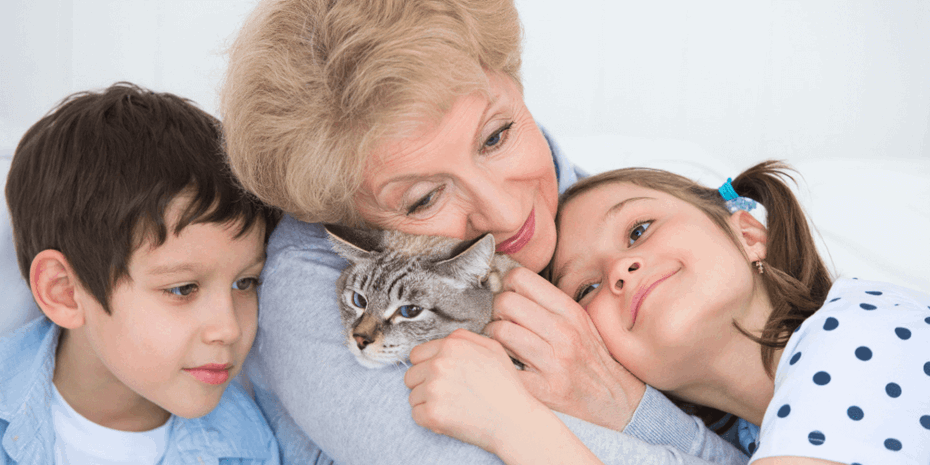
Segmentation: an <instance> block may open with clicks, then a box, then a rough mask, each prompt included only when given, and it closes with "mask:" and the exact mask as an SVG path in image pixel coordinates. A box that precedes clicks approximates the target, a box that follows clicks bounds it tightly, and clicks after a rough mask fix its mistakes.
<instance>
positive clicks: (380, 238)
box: [326, 225, 519, 368]
mask: <svg viewBox="0 0 930 465" xmlns="http://www.w3.org/2000/svg"><path fill="white" fill-rule="evenodd" d="M326 229H327V232H329V235H330V241H331V242H332V244H333V247H334V249H335V250H336V252H338V253H339V254H340V255H341V256H343V257H344V258H345V259H346V260H348V261H349V266H347V267H346V269H345V270H343V272H342V275H341V276H340V278H339V280H338V282H337V284H336V291H337V293H338V296H339V308H340V313H341V316H342V322H343V326H344V328H345V337H346V345H347V346H348V348H349V350H350V351H351V352H352V353H353V354H354V355H355V357H356V359H357V360H358V361H359V363H361V364H362V365H363V366H366V367H368V368H378V367H381V366H385V365H391V364H395V363H398V362H400V363H402V362H404V361H405V360H407V357H408V356H409V354H410V350H411V349H412V348H413V347H414V346H416V345H418V344H421V343H423V342H426V341H429V340H432V339H438V338H441V337H445V336H447V335H449V333H451V332H452V331H454V330H455V329H457V328H465V329H467V330H469V331H473V332H476V333H480V332H482V330H483V329H484V326H485V325H487V324H488V323H489V322H490V321H491V302H492V300H493V297H494V294H495V293H497V292H500V290H501V279H502V277H503V276H504V274H506V273H507V272H508V271H510V270H511V269H512V268H514V267H516V266H519V265H518V264H517V263H516V262H514V261H513V260H511V259H510V257H507V256H506V255H500V254H496V253H494V237H493V236H492V235H490V234H487V235H485V236H483V237H481V238H479V239H477V240H475V241H470V242H464V243H463V242H461V241H458V240H454V239H449V238H445V237H436V236H414V235H410V234H404V233H400V232H397V231H373V230H363V229H355V228H347V227H343V226H335V225H328V226H327V227H326Z"/></svg>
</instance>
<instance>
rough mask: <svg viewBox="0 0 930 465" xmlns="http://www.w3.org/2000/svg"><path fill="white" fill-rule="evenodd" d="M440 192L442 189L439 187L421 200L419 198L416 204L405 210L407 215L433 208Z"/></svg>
mask: <svg viewBox="0 0 930 465" xmlns="http://www.w3.org/2000/svg"><path fill="white" fill-rule="evenodd" d="M441 192H442V188H441V187H440V188H438V189H434V190H432V191H430V193H429V194H426V195H424V196H423V197H422V198H420V200H417V201H416V203H414V204H413V205H411V206H410V207H409V208H407V215H412V214H414V213H416V212H418V211H420V210H425V209H427V208H429V207H431V206H433V204H434V203H436V199H437V198H439V194H440V193H441Z"/></svg>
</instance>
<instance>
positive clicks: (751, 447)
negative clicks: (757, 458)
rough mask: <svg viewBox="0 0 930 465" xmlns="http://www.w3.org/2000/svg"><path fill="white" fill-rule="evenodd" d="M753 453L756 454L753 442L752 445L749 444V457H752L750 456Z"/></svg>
mask: <svg viewBox="0 0 930 465" xmlns="http://www.w3.org/2000/svg"><path fill="white" fill-rule="evenodd" d="M755 452H756V443H754V442H753V443H750V444H749V455H752V454H754V453H755Z"/></svg>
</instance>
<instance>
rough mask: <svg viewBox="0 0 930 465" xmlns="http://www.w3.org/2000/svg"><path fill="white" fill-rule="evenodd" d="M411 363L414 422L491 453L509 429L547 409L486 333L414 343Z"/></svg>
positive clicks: (408, 376) (460, 333)
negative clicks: (497, 441)
mask: <svg viewBox="0 0 930 465" xmlns="http://www.w3.org/2000/svg"><path fill="white" fill-rule="evenodd" d="M410 362H411V363H412V364H413V366H412V367H411V368H410V369H408V370H407V373H406V374H405V375H404V384H406V385H407V387H408V388H410V389H411V391H410V406H411V407H412V415H413V420H414V421H416V422H417V424H419V425H421V426H423V427H425V428H428V429H430V430H432V431H433V432H436V433H439V434H445V435H446V436H451V437H454V438H456V439H459V440H461V441H465V442H468V443H471V444H474V445H476V446H478V447H481V448H483V449H485V450H487V451H490V452H494V451H495V449H497V446H498V444H497V443H496V442H495V441H496V440H498V439H500V438H501V437H505V436H506V434H504V433H506V431H505V430H506V429H507V428H519V425H520V424H521V422H522V423H524V424H525V423H526V422H527V421H532V418H533V414H535V413H537V412H538V411H541V410H548V409H546V407H545V406H544V405H542V404H541V403H539V401H537V400H536V399H535V398H534V397H533V396H532V395H530V393H529V392H527V391H526V389H525V388H524V387H523V383H521V382H520V380H519V379H518V378H517V370H516V368H515V367H514V365H513V362H511V360H510V357H508V356H507V353H506V352H505V351H504V349H503V347H501V345H500V344H499V343H498V342H497V341H494V340H492V339H489V338H487V337H485V336H481V335H478V334H475V333H472V332H470V331H466V330H464V329H458V330H456V331H455V332H453V333H452V334H450V335H449V336H447V337H445V338H443V339H437V340H434V341H430V342H426V343H424V344H420V345H418V346H416V347H414V348H413V350H412V351H411V352H410Z"/></svg>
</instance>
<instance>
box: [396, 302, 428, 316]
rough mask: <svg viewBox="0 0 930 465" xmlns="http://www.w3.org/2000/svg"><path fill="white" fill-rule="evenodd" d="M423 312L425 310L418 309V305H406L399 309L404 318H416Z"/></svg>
mask: <svg viewBox="0 0 930 465" xmlns="http://www.w3.org/2000/svg"><path fill="white" fill-rule="evenodd" d="M422 311H423V309H422V308H420V307H417V306H416V305H404V306H402V307H400V308H399V309H397V312H398V313H400V316H402V317H404V318H413V317H416V316H417V315H419V314H420V312H422Z"/></svg>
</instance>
